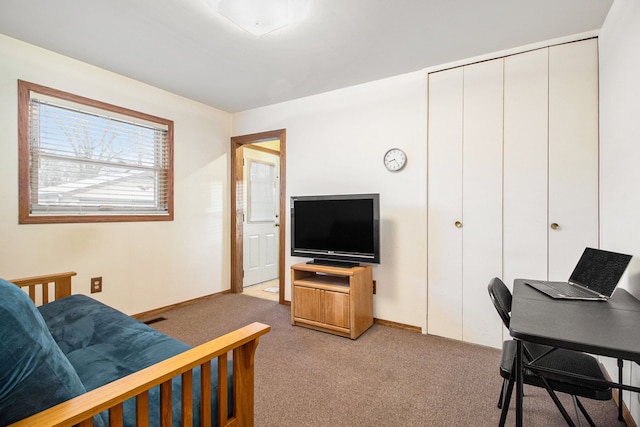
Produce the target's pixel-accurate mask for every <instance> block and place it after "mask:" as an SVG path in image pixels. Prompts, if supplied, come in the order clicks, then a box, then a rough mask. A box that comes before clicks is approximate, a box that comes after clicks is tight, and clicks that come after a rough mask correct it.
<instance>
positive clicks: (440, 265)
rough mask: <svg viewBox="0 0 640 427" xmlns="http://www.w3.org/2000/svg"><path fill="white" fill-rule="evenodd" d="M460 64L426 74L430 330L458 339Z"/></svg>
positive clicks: (459, 312) (460, 252)
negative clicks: (427, 90)
mask: <svg viewBox="0 0 640 427" xmlns="http://www.w3.org/2000/svg"><path fill="white" fill-rule="evenodd" d="M462 89H463V80H462V68H456V69H452V70H447V71H441V72H438V73H432V74H429V147H428V156H429V161H428V166H429V167H428V178H427V179H428V188H429V190H428V211H429V214H428V215H429V222H428V247H429V251H428V258H427V263H428V281H429V286H428V296H427V298H428V303H427V304H428V312H427V325H428V331H429V333H430V334H433V335H439V336H443V337H448V338H453V339H457V340H461V339H462V229H461V228H457V227H456V226H455V223H456V221H460V222H461V221H462V111H463V110H462V101H463V97H462Z"/></svg>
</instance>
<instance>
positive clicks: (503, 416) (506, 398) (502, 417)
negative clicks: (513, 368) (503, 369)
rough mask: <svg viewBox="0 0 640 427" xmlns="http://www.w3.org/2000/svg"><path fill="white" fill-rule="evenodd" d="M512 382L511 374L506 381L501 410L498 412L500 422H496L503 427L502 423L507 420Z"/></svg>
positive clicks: (513, 381) (513, 382)
mask: <svg viewBox="0 0 640 427" xmlns="http://www.w3.org/2000/svg"><path fill="white" fill-rule="evenodd" d="M514 384H515V379H514V378H513V375H512V376H511V378H509V382H508V383H507V389H506V390H505V394H504V400H503V401H502V412H501V413H500V423H499V424H498V426H499V427H504V423H505V422H506V421H507V412H509V404H510V403H511V394H512V393H513V386H514Z"/></svg>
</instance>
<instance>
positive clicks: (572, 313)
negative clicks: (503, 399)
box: [509, 279, 640, 426]
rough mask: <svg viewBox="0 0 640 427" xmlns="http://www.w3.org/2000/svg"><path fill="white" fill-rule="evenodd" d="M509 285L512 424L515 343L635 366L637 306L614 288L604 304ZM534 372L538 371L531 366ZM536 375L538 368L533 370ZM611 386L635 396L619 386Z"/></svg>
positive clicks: (519, 282)
mask: <svg viewBox="0 0 640 427" xmlns="http://www.w3.org/2000/svg"><path fill="white" fill-rule="evenodd" d="M524 282H525V280H524V279H516V280H515V281H514V285H513V302H512V307H511V322H510V325H509V331H510V333H511V336H512V337H514V338H516V339H517V340H518V352H517V354H516V365H517V369H516V382H517V387H516V425H518V426H521V425H522V399H523V394H522V369H523V368H524V363H523V357H522V345H521V342H520V340H524V341H529V342H535V343H539V344H546V345H550V346H553V347H562V348H568V349H572V350H577V351H582V352H586V353H591V354H597V355H602V356H608V357H612V358H615V359H618V360H619V361H620V362H619V367H620V369H621V361H622V360H631V361H634V362H636V363H638V362H639V361H640V301H638V300H637V299H636V298H634V297H633V296H632V295H631V294H629V293H628V292H627V291H626V290H624V289H620V288H619V289H616V291H615V292H614V294H613V297H612V298H611V299H610V300H609V301H607V302H604V301H576V300H557V299H553V298H550V297H548V296H546V295H545V294H543V293H541V292H539V291H537V290H535V289H533V288H531V287H530V286H527V285H526V284H525V283H524ZM530 368H533V369H534V370H535V369H537V368H536V367H535V366H532V367H530ZM538 370H540V369H538ZM609 385H610V386H611V387H616V388H620V389H624V390H631V391H635V392H640V388H638V387H633V386H629V385H623V384H620V383H609Z"/></svg>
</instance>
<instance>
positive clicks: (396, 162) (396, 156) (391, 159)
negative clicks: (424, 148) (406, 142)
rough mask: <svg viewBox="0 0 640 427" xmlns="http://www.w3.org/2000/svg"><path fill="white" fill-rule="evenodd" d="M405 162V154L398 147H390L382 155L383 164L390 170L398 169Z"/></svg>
mask: <svg viewBox="0 0 640 427" xmlns="http://www.w3.org/2000/svg"><path fill="white" fill-rule="evenodd" d="M406 163H407V155H406V154H404V151H402V150H401V149H399V148H392V149H391V150H389V151H387V153H386V154H385V155H384V165H385V166H386V167H387V169H389V170H390V171H394V172H395V171H399V170H400V169H402V168H403V167H404V165H405V164H406Z"/></svg>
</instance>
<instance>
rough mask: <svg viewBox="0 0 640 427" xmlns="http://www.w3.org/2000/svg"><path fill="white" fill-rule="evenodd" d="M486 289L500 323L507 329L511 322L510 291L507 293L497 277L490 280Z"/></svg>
mask: <svg viewBox="0 0 640 427" xmlns="http://www.w3.org/2000/svg"><path fill="white" fill-rule="evenodd" d="M488 288H489V297H491V302H492V303H493V305H494V307H495V308H496V310H497V311H498V314H499V315H500V318H501V319H502V323H504V326H505V327H507V328H508V327H509V323H510V322H511V316H510V314H509V313H511V291H509V288H507V286H506V285H505V284H504V282H503V281H502V280H500V279H498V278H497V277H494V278H493V279H491V281H490V282H489V286H488Z"/></svg>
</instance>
